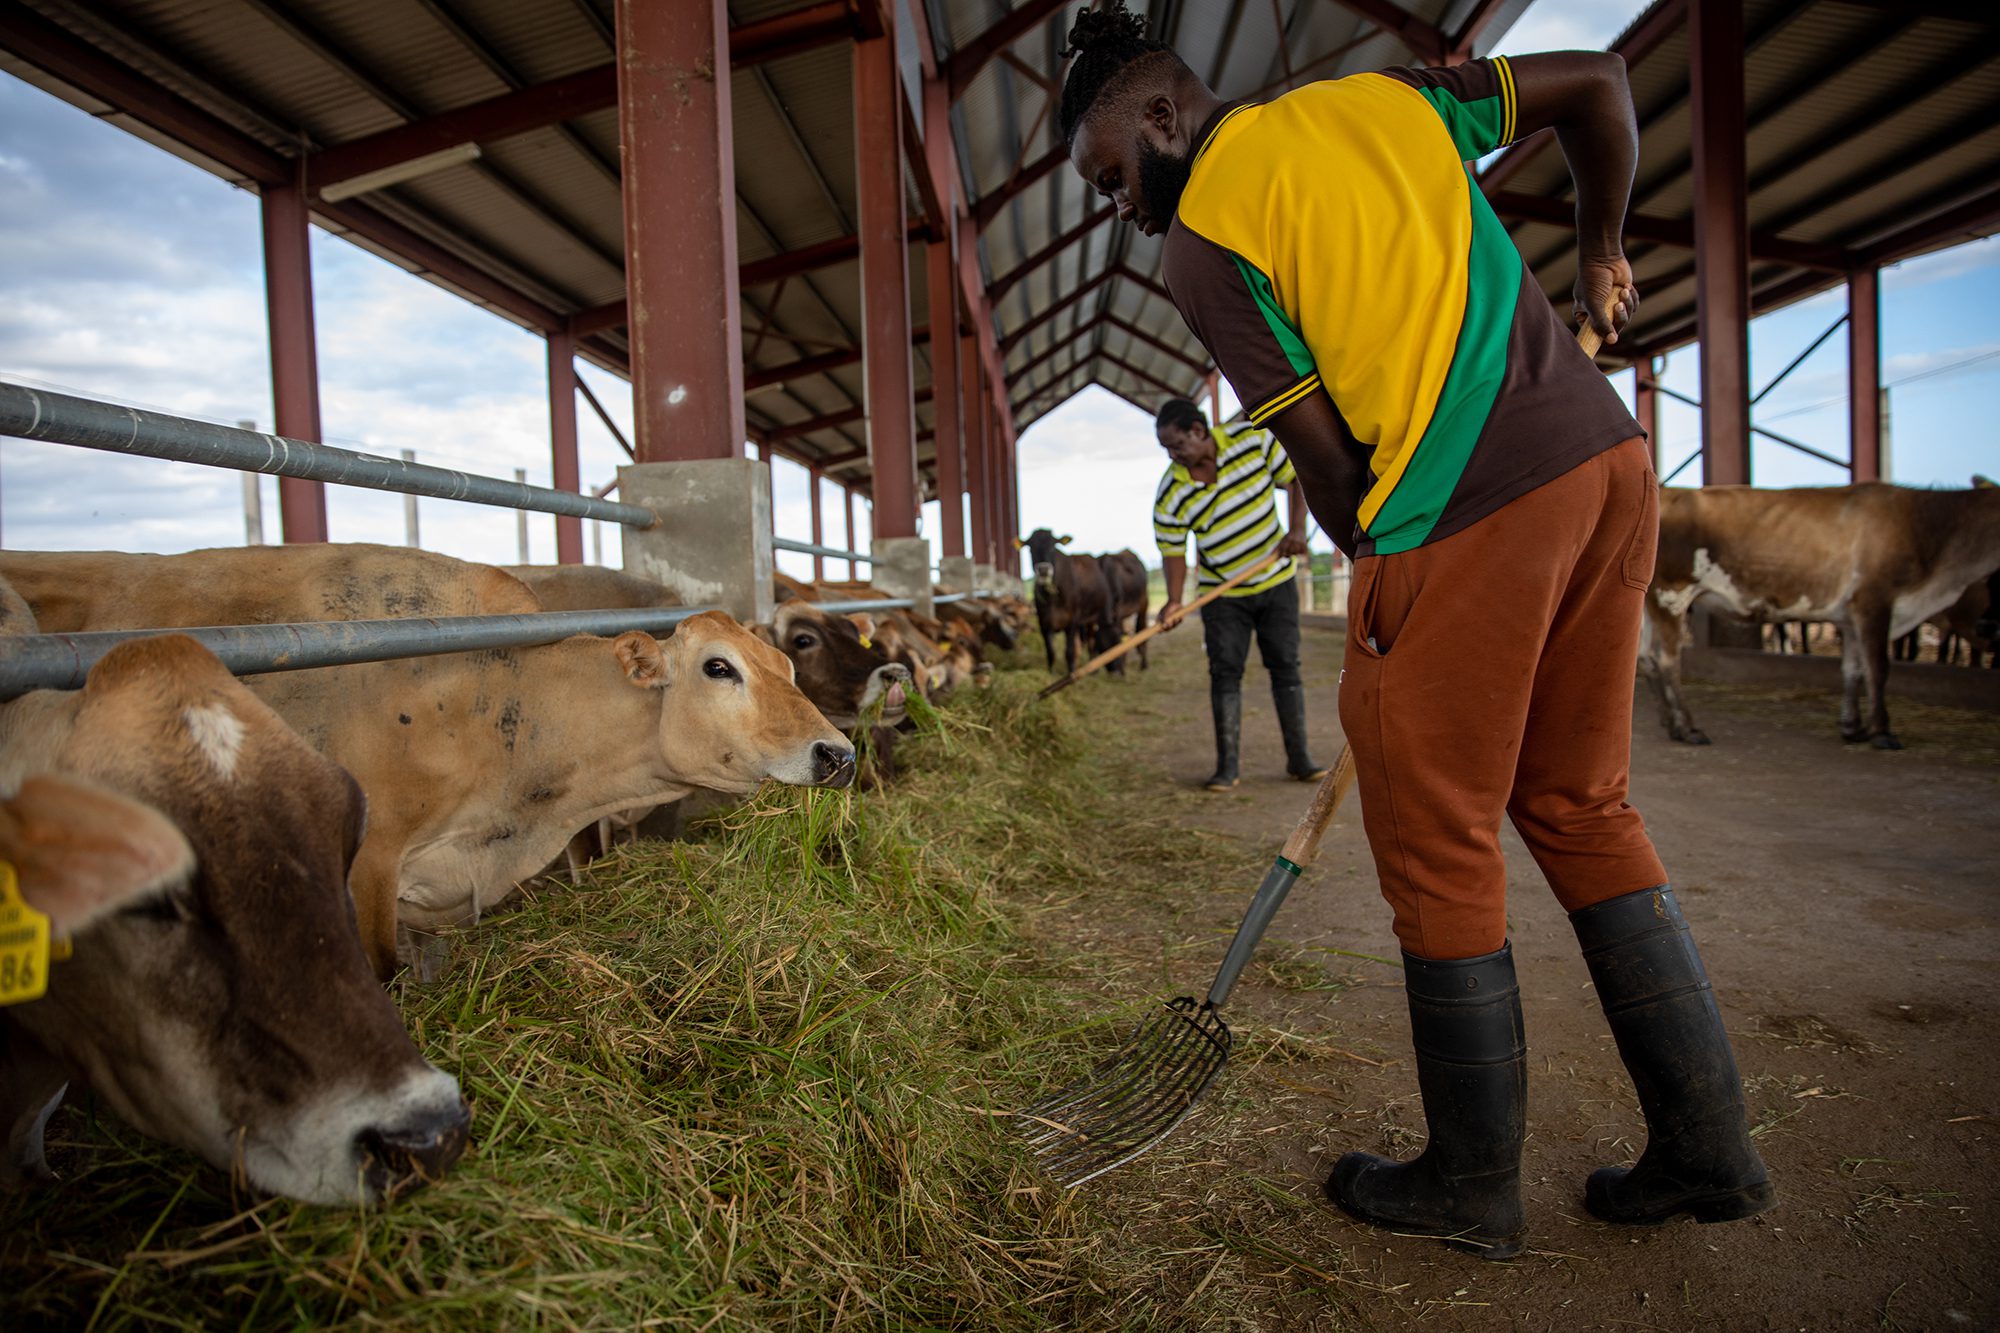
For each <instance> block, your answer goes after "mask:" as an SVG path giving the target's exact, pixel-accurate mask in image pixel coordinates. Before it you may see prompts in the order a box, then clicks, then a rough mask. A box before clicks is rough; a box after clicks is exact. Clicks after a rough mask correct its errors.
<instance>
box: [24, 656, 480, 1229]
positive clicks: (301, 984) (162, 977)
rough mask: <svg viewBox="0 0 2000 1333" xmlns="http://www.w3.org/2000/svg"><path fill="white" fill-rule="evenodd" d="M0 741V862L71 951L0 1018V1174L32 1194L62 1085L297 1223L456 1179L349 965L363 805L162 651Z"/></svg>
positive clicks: (431, 1098) (215, 681)
mask: <svg viewBox="0 0 2000 1333" xmlns="http://www.w3.org/2000/svg"><path fill="white" fill-rule="evenodd" d="M7 730H8V733H9V744H8V747H7V750H6V752H5V754H4V756H0V772H4V785H5V786H13V785H14V783H15V782H16V781H19V782H20V785H19V790H18V793H17V794H16V795H15V796H14V797H13V798H12V800H11V802H10V803H9V810H8V813H7V816H6V818H5V819H4V820H0V855H5V856H6V857H7V858H8V859H9V860H10V861H12V862H13V863H14V864H15V865H16V866H17V867H18V868H19V871H20V876H21V880H22V889H23V893H24V895H25V896H26V897H28V899H29V901H30V902H36V901H39V902H41V903H43V904H46V907H45V909H44V910H47V911H49V914H50V915H51V916H52V917H53V918H54V919H55V924H56V925H57V927H58V928H59V929H63V930H67V931H69V932H71V933H73V934H74V939H73V941H72V942H71V951H72V952H71V956H70V957H69V958H68V959H67V960H65V961H61V962H57V963H56V964H55V965H54V967H53V969H52V970H51V973H50V976H49V982H48V990H47V993H46V994H45V995H43V996H42V997H41V998H40V999H36V1000H31V1001H28V1002H26V1003H23V1004H18V1005H14V1006H10V1007H8V1008H5V1009H0V1051H4V1053H5V1055H4V1059H0V1063H4V1064H5V1065H6V1066H7V1067H6V1068H4V1069H0V1124H6V1125H7V1126H8V1127H9V1130H10V1141H9V1142H8V1144H7V1149H8V1155H7V1157H6V1159H5V1162H4V1163H0V1173H6V1174H12V1175H14V1176H22V1175H26V1176H30V1177H34V1176H45V1175H47V1167H46V1165H45V1164H44V1162H43V1160H42V1148H41V1130H42V1125H43V1123H44V1122H45V1121H46V1118H47V1114H48V1113H49V1112H50V1111H52V1110H53V1109H54V1107H55V1105H56V1103H57V1102H58V1101H59V1100H60V1098H61V1096H62V1094H63V1091H64V1087H65V1085H66V1084H77V1085H80V1086H87V1087H88V1088H89V1089H90V1090H91V1091H93V1092H94V1093H96V1094H97V1096H98V1097H100V1098H101V1099H103V1100H104V1101H105V1102H106V1103H108V1104H109V1106H110V1107H111V1109H112V1110H114V1111H116V1112H117V1113H118V1115H119V1116H121V1117H122V1118H124V1119H125V1120H127V1121H129V1122H130V1123H131V1124H132V1125H133V1126H134V1127H135V1128H137V1129H139V1130H140V1131H141V1132H143V1133H146V1134H148V1135H151V1136H152V1137H154V1138H158V1139H163V1140H165V1141H166V1142H169V1143H172V1144H176V1145H178V1146H180V1147H183V1148H186V1149H188V1150H189V1151H191V1152H194V1153H196V1154H198V1155H200V1156H201V1157H203V1158H205V1159H207V1160H208V1161H209V1162H210V1163H212V1164H214V1165H216V1166H218V1167H221V1168H224V1169H226V1170H233V1171H237V1172H240V1173H241V1175H242V1176H243V1177H244V1178H246V1179H247V1180H248V1181H249V1183H250V1184H251V1185H253V1186H255V1187H257V1188H259V1189H262V1190H266V1191H269V1192H271V1193H274V1194H283V1195H288V1196H290V1197H292V1198H295V1199H303V1200H307V1201H309V1202H314V1203H330V1204H360V1203H374V1202H379V1201H381V1200H383V1199H385V1198H387V1197H390V1196H393V1195H394V1194H396V1193H398V1192H400V1191H401V1190H403V1189H405V1188H408V1187H410V1186H412V1185H415V1184H419V1183H422V1182H424V1181H428V1180H433V1179H436V1178H437V1177H439V1176H441V1175H442V1174H443V1173H444V1171H445V1170H446V1169H447V1168H448V1167H450V1165H451V1164H452V1163H453V1162H454V1161H456V1160H457V1158H458V1156H459V1154H460V1153H461V1152H462V1151H463V1150H464V1147H465V1140H466V1131H467V1125H468V1115H467V1111H466V1107H465V1103H464V1102H463V1101H462V1100H461V1099H460V1097H459V1093H458V1085H457V1084H456V1083H455V1082H454V1081H453V1080H452V1079H451V1078H450V1077H449V1076H448V1075H446V1074H444V1073H442V1072H441V1071H439V1070H437V1069H435V1068H433V1067H431V1066H430V1065H429V1064H426V1063H425V1062H424V1060H423V1059H422V1057H421V1056H419V1055H418V1054H417V1050H416V1047H415V1046H413V1045H412V1044H411V1042H410V1038H409V1035H408V1034H407V1033H406V1032H405V1031H404V1030H403V1025H402V1022H401V1020H400V1018H399V1017H398V1016H397V1013H396V1009H395V1006H394V1004H393V1003H392V1002H391V1001H390V999H389V996H388V995H387V994H386V993H384V991H383V990H382V988H381V987H380V985H378V984H377V982H376V980H375V975H374V972H373V971H372V969H371V968H370V967H369V965H368V961H367V958H366V957H365V955H364V954H363V952H362V947H361V938H360V935H359V932H358V931H357V929H356V926H355V917H354V906H353V902H352V900H351V899H350V898H349V896H348V889H347V874H348V868H349V866H350V864H351V863H352V861H353V859H354V853H355V850H356V848H357V847H358V846H359V845H360V842H361V833H362V827H363V825H364V823H365V822H366V809H365V805H364V802H363V800H362V796H361V790H360V788H359V787H357V786H356V785H355V783H354V780H353V779H352V778H351V777H349V776H348V775H347V773H346V772H345V770H343V769H341V768H340V767H338V766H337V765H335V764H334V763H333V762H332V761H330V760H328V759H326V758H324V757H323V756H321V755H320V754H318V753H317V752H316V751H314V750H313V749H312V747H310V746H309V745H307V744H306V743H305V742H304V741H303V740H302V739H300V738H299V736H298V735H297V734H296V733H294V732H293V731H292V730H291V729H290V728H288V727H287V726H286V725H285V724H284V723H283V722H282V721H281V720H280V719H279V718H278V716H277V715H276V714H275V713H272V712H271V711H270V710H269V709H268V708H266V707H265V706H264V705H263V704H262V703H260V702H259V701H258V700H257V699H256V698H255V696H253V695H252V694H251V693H250V692H249V691H248V690H246V689H245V688H244V687H243V686H242V685H241V684H240V683H238V682H237V681H236V680H235V679H234V678H233V677H231V676H230V674H229V673H228V672H227V671H226V670H224V668H223V667H222V664H221V663H219V662H217V661H216V660H215V658H214V657H212V656H211V655H210V654H209V653H208V652H207V651H206V650H204V649H203V648H201V647H200V646H199V645H198V644H196V643H195V642H194V641H193V640H192V639H189V638H186V637H183V636H179V635H172V636H165V637H161V638H155V639H147V640H141V641H138V642H134V643H127V644H123V645H121V646H119V647H117V648H115V649H113V650H112V651H111V652H110V653H109V654H107V655H106V656H105V657H104V659H103V660H102V661H101V662H99V663H98V664H97V666H96V667H94V668H93V669H92V670H91V673H90V676H89V678H88V681H87V682H86V684H85V686H84V688H83V689H82V690H81V691H79V692H75V693H57V692H53V691H45V692H41V693H38V694H33V695H29V696H27V697H26V698H24V699H21V700H19V701H17V702H16V703H14V704H12V705H9V706H8V708H7ZM30 769H35V770H53V771H55V772H58V773H61V774H64V775H72V776H70V777H69V778H67V779H66V778H48V777H39V776H37V777H28V778H26V779H25V780H21V778H20V775H21V774H22V773H24V772H27V771H29V770H30ZM74 777H81V778H84V779H87V780H88V781H89V782H91V783H94V784H97V788H92V787H88V786H80V785H78V784H77V783H76V782H75V781H74ZM100 789H103V790H100ZM112 793H116V794H115V795H114V794H112ZM139 801H143V802H144V803H145V805H144V806H140V805H138V804H137V803H136V802H139ZM146 807H151V808H150V809H147V808H146ZM52 849H54V850H55V851H57V852H59V853H60V854H58V855H51V854H50V853H51V851H52Z"/></svg>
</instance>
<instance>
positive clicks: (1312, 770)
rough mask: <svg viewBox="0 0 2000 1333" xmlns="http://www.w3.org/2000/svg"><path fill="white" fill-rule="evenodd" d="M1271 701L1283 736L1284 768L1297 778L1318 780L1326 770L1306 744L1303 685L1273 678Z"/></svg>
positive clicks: (1304, 690)
mask: <svg viewBox="0 0 2000 1333" xmlns="http://www.w3.org/2000/svg"><path fill="white" fill-rule="evenodd" d="M1271 704H1272V706H1273V707H1274V708H1275V709H1276V710H1277V713H1278V730H1279V732H1281V733H1282V734H1283V735H1284V738H1285V772H1287V773H1289V774H1290V775H1291V776H1292V777H1294V778H1297V779H1298V780H1299V781H1300V782H1318V781H1319V780H1320V779H1321V778H1323V777H1325V776H1326V770H1325V769H1324V768H1321V767H1320V766H1319V765H1318V764H1315V763H1314V762H1313V757H1312V747H1311V746H1309V745H1307V744H1306V687H1305V686H1303V685H1280V684H1278V683H1277V682H1275V681H1273V682H1272V684H1271Z"/></svg>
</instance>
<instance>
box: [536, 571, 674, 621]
mask: <svg viewBox="0 0 2000 1333" xmlns="http://www.w3.org/2000/svg"><path fill="white" fill-rule="evenodd" d="M501 569H502V571H503V572H505V573H508V574H511V575H513V576H514V577H515V578H517V579H519V580H520V581H521V582H522V583H524V584H526V585H527V587H528V591H530V592H532V593H534V595H535V598H536V600H537V601H539V602H540V603H541V606H542V610H544V611H609V610H620V609H625V608H644V607H655V606H679V605H680V604H681V599H680V596H679V594H677V593H675V592H674V590H673V589H671V588H669V587H667V586H666V585H665V584H663V583H655V582H654V581H653V580H651V579H642V578H640V577H639V576H638V575H637V574H627V573H626V572H625V571H624V570H622V569H606V568H604V567H603V566H602V565H503V566H501Z"/></svg>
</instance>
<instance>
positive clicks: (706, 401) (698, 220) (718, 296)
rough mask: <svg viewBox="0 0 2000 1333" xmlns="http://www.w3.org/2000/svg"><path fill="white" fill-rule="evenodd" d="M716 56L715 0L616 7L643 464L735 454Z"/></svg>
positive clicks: (737, 323)
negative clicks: (703, 71)
mask: <svg viewBox="0 0 2000 1333" xmlns="http://www.w3.org/2000/svg"><path fill="white" fill-rule="evenodd" d="M728 51H729V14H728V10H727V7H726V6H725V4H724V0H682V3H677V4H671V5H658V4H646V3H643V0H620V3H619V5H618V62H619V80H618V129H619V138H620V141H621V143H622V144H623V146H624V153H623V164H624V173H625V189H624V195H625V253H626V261H625V269H626V279H625V282H626V294H627V298H628V300H629V302H630V304H631V309H632V317H631V319H630V320H629V321H628V322H627V327H628V329H629V331H630V337H631V345H632V400H633V417H634V426H635V428H636V432H637V438H636V440H635V441H634V444H635V449H636V453H637V455H638V459H639V461H640V462H642V463H656V462H665V461H668V460H690V459H741V458H742V457H743V456H744V453H743V444H744V416H743V337H742V324H741V321H742V316H741V302H740V300H739V299H738V296H739V289H738V286H737V262H736V164H735V146H734V139H735V136H734V130H733V127H732V124H731V111H730V102H729V80H728V78H727V76H726V74H725V75H724V76H723V77H717V76H716V73H715V71H717V70H722V71H727V70H728V68H729V63H728ZM691 70H692V71H701V70H707V71H709V72H708V73H707V74H706V75H705V76H703V75H694V76H690V75H689V73H688V71H691ZM655 315H657V316H658V317H657V318H652V317H651V316H655ZM765 530H766V531H769V525H768V524H766V527H765ZM768 581H769V580H768V579H767V580H766V582H767V583H768ZM766 596H767V597H768V593H767V594H766Z"/></svg>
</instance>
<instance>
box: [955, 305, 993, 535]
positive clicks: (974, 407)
mask: <svg viewBox="0 0 2000 1333" xmlns="http://www.w3.org/2000/svg"><path fill="white" fill-rule="evenodd" d="M958 372H959V375H958V378H959V389H960V392H959V400H958V401H959V404H960V407H961V411H960V413H959V419H960V421H961V422H962V423H963V428H964V438H965V453H964V457H965V489H966V493H967V495H968V497H969V498H970V503H969V504H968V505H967V506H966V508H968V509H970V510H971V511H972V532H971V534H970V536H971V539H972V550H971V555H972V563H973V564H975V565H990V564H992V563H993V552H992V550H991V549H990V546H991V537H990V532H991V527H992V525H991V524H989V523H988V522H987V521H986V507H985V506H986V493H987V486H986V475H985V473H984V472H983V471H982V469H983V468H984V467H985V466H986V454H985V452H984V450H983V448H982V447H981V444H980V433H979V378H980V376H979V340H978V339H977V338H975V337H974V336H973V335H972V334H970V333H968V334H965V335H964V336H963V337H961V338H960V339H959V340H958Z"/></svg>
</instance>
